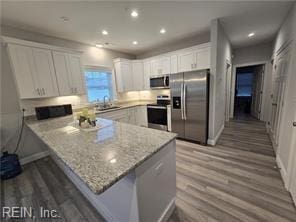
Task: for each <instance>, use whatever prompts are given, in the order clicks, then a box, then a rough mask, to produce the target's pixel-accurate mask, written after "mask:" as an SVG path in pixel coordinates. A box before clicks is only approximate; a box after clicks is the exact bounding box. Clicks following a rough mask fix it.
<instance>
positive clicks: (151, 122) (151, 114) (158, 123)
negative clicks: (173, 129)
mask: <svg viewBox="0 0 296 222" xmlns="http://www.w3.org/2000/svg"><path fill="white" fill-rule="evenodd" d="M147 115H148V127H149V128H154V129H162V130H167V125H168V117H167V108H166V107H165V106H147Z"/></svg>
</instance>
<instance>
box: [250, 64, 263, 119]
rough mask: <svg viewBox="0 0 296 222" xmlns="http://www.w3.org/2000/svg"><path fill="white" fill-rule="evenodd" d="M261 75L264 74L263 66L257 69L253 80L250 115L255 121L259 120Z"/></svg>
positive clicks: (261, 88) (261, 90) (261, 89)
mask: <svg viewBox="0 0 296 222" xmlns="http://www.w3.org/2000/svg"><path fill="white" fill-rule="evenodd" d="M263 73H264V66H261V67H258V68H257V69H256V71H255V73H254V78H253V89H252V105H251V114H252V115H253V116H254V117H256V118H257V119H260V116H261V104H262V92H263V77H264V75H263Z"/></svg>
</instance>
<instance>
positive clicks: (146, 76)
mask: <svg viewBox="0 0 296 222" xmlns="http://www.w3.org/2000/svg"><path fill="white" fill-rule="evenodd" d="M143 65H144V89H150V76H151V61H150V60H144V62H143Z"/></svg>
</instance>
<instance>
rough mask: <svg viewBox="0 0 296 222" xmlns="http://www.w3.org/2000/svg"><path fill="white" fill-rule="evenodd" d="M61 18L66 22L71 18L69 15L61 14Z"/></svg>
mask: <svg viewBox="0 0 296 222" xmlns="http://www.w3.org/2000/svg"><path fill="white" fill-rule="evenodd" d="M60 19H62V20H63V21H64V22H68V21H69V20H70V19H69V17H67V16H61V17H60Z"/></svg>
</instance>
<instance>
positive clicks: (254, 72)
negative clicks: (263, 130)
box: [234, 64, 265, 120]
mask: <svg viewBox="0 0 296 222" xmlns="http://www.w3.org/2000/svg"><path fill="white" fill-rule="evenodd" d="M264 67H265V65H263V64H261V65H254V66H244V67H238V68H236V83H235V97H234V119H258V120H259V119H260V115H261V106H262V92H263V78H264V75H263V74H264Z"/></svg>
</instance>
